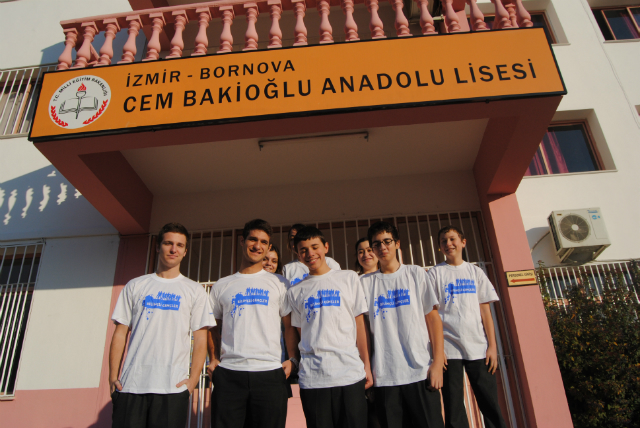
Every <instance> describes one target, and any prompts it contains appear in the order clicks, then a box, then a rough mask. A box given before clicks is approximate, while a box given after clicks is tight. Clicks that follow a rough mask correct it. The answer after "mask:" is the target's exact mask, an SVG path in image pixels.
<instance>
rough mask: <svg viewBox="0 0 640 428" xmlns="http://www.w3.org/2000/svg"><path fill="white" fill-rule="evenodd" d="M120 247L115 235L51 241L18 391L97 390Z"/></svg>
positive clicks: (23, 353)
mask: <svg viewBox="0 0 640 428" xmlns="http://www.w3.org/2000/svg"><path fill="white" fill-rule="evenodd" d="M118 243H119V238H118V237H117V236H102V237H92V238H70V239H50V240H47V243H46V245H45V249H44V254H43V257H42V261H41V264H40V273H39V277H38V282H37V284H36V288H35V292H34V297H33V303H32V306H31V315H30V318H29V324H28V327H27V334H26V337H25V341H24V346H23V350H22V358H21V362H20V371H19V373H18V386H17V389H18V390H26V389H65V388H95V387H98V385H99V381H100V370H101V368H102V355H103V352H104V346H105V338H106V332H107V322H108V319H109V315H110V314H109V305H110V303H111V291H112V286H113V280H114V275H115V265H116V257H117V254H118Z"/></svg>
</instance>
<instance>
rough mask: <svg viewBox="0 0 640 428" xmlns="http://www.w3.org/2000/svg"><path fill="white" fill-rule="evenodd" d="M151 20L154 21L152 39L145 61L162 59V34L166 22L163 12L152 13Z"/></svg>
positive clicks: (148, 45)
mask: <svg viewBox="0 0 640 428" xmlns="http://www.w3.org/2000/svg"><path fill="white" fill-rule="evenodd" d="M149 18H151V19H152V20H153V27H152V30H151V38H150V39H149V43H148V44H147V57H146V58H145V59H143V61H155V60H157V59H158V58H160V51H161V50H162V46H160V33H161V32H162V28H164V26H165V24H166V21H165V20H164V15H163V14H162V12H156V13H150V14H149Z"/></svg>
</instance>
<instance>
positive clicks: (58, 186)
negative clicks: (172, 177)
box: [0, 6, 117, 241]
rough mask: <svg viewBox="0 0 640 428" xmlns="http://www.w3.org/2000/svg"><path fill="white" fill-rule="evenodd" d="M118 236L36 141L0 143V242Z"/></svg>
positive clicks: (15, 140)
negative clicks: (35, 143) (51, 161)
mask: <svg viewBox="0 0 640 428" xmlns="http://www.w3.org/2000/svg"><path fill="white" fill-rule="evenodd" d="M0 7H2V6H0ZM114 233H117V232H116V230H115V228H114V227H113V226H112V225H111V224H110V223H109V222H108V221H107V220H105V218H104V217H103V216H102V214H100V213H99V212H98V211H97V210H96V209H95V208H94V207H93V206H92V205H91V204H90V203H89V202H87V200H86V199H85V198H84V197H83V196H82V195H81V194H79V193H78V192H77V191H76V189H75V187H74V186H73V185H72V184H71V183H69V181H67V180H66V179H65V178H64V177H63V176H62V175H61V174H60V172H58V171H57V170H56V169H55V168H54V167H53V166H52V165H51V163H50V162H49V161H48V160H47V159H46V158H45V157H44V156H43V155H42V154H41V153H40V152H39V151H38V149H36V148H35V147H34V145H33V143H31V142H29V141H27V139H26V138H11V139H6V140H0V241H10V240H19V239H32V238H49V237H62V236H82V235H104V234H114Z"/></svg>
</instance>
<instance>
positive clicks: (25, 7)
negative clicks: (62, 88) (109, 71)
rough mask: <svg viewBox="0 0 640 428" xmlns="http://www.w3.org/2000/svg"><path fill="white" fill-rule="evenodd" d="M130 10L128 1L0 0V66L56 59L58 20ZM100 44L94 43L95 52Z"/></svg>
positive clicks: (60, 43) (59, 45)
mask: <svg viewBox="0 0 640 428" xmlns="http://www.w3.org/2000/svg"><path fill="white" fill-rule="evenodd" d="M130 10H131V5H130V4H129V2H128V1H127V0H109V1H104V0H46V1H38V0H19V1H14V2H9V3H0V40H2V43H0V69H3V68H13V67H25V66H30V65H38V64H48V63H56V62H58V57H59V56H60V54H61V53H62V50H63V49H64V33H63V32H62V27H60V21H66V20H69V19H76V18H83V17H90V16H96V15H103V14H108V13H120V12H127V11H130ZM79 37H81V35H79ZM122 44H124V42H123V43H122ZM101 45H102V43H99V44H97V45H96V44H94V46H97V48H96V49H97V50H98V51H99V50H100V46H101ZM115 52H120V51H119V50H115Z"/></svg>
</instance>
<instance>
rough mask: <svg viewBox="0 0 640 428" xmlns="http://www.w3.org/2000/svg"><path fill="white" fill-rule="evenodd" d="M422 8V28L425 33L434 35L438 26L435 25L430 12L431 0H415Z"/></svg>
mask: <svg viewBox="0 0 640 428" xmlns="http://www.w3.org/2000/svg"><path fill="white" fill-rule="evenodd" d="M415 1H416V3H418V7H419V8H420V28H422V34H423V35H425V36H426V35H433V34H438V33H436V28H435V26H434V25H433V17H432V16H431V14H430V13H429V0H415Z"/></svg>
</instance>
